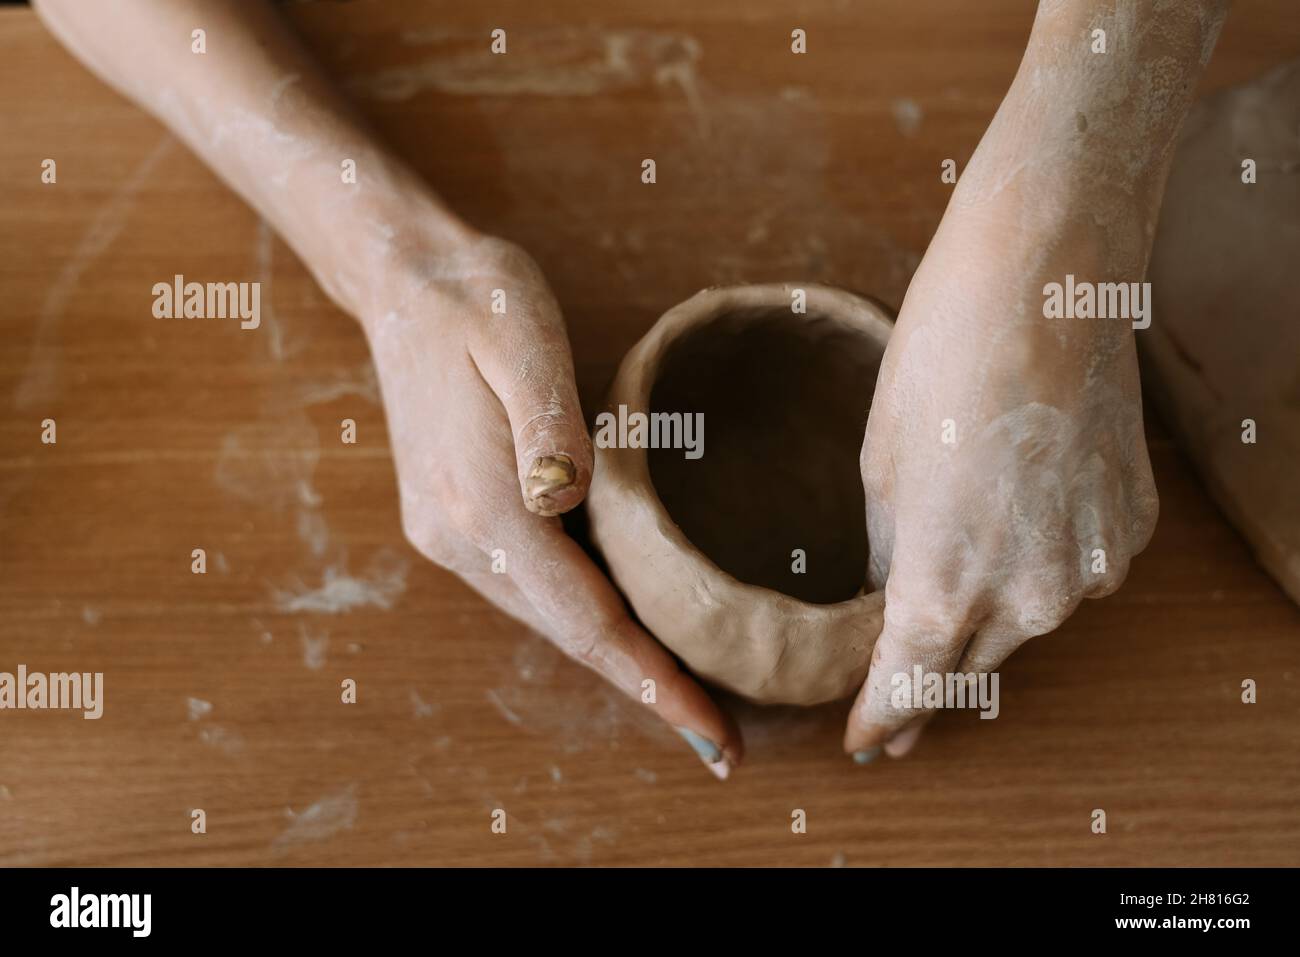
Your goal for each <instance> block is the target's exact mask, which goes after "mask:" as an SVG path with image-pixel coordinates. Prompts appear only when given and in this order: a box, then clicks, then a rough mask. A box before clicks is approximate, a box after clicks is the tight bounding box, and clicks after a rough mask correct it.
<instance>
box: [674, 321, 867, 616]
mask: <svg viewBox="0 0 1300 957" xmlns="http://www.w3.org/2000/svg"><path fill="white" fill-rule="evenodd" d="M883 348H884V347H883V344H882V343H881V342H878V341H875V340H873V339H872V338H870V337H869V336H868V335H866V334H865V333H864V332H863V331H862V330H860V329H856V328H854V327H852V326H850V325H848V324H845V323H841V322H839V321H837V320H834V319H831V318H828V317H825V316H818V315H815V314H813V311H812V308H811V304H810V309H809V315H795V314H793V313H792V312H791V311H790V309H789V307H788V306H770V307H754V308H743V309H733V310H731V311H729V312H725V313H723V314H720V315H718V316H717V317H715V318H714V319H712V320H711V321H710V322H708V323H706V324H704V325H702V326H697V327H695V328H693V329H691V330H690V331H688V332H687V333H685V334H684V335H683V336H682V337H681V338H679V339H677V340H675V341H674V342H673V343H672V344H671V345H670V346H669V347H668V349H667V351H666V353H665V354H664V356H663V358H662V360H661V361H660V364H659V368H658V370H657V375H656V378H655V382H654V386H653V388H652V390H651V396H650V407H651V411H654V412H689V413H695V412H702V413H703V414H704V454H703V455H702V457H700V458H698V459H694V460H692V459H688V458H686V457H685V456H684V455H683V454H682V450H680V449H651V450H649V451H648V456H649V469H650V477H651V480H652V482H653V483H654V487H655V490H656V491H657V493H658V495H659V498H660V500H661V501H662V502H663V505H664V507H665V508H666V509H667V511H668V514H669V515H670V516H671V517H672V519H673V521H674V522H676V523H677V524H678V525H679V526H680V527H681V529H682V532H683V533H684V534H685V535H686V537H687V538H688V539H689V540H690V541H691V542H692V544H694V545H695V546H696V547H697V548H698V549H700V551H702V552H703V553H704V554H705V555H706V556H708V558H709V559H711V560H712V561H713V562H714V563H715V564H717V566H718V567H719V568H721V569H722V570H723V571H725V572H727V573H728V574H730V575H731V576H733V577H734V578H736V579H738V580H740V581H742V582H745V583H747V584H751V585H760V586H763V587H766V588H771V589H773V590H775V591H779V592H783V593H785V594H787V595H791V596H793V597H795V598H799V599H802V600H803V601H806V602H811V603H815V604H830V603H833V602H838V601H844V600H846V599H849V598H852V597H853V596H854V595H856V594H858V593H859V592H860V591H861V589H862V586H863V583H864V581H865V579H866V568H867V536H866V530H865V519H864V515H865V511H864V500H863V491H862V476H861V472H860V471H859V466H858V456H859V452H860V450H861V446H862V436H863V433H864V432H865V429H866V422H867V411H868V409H869V407H870V402H871V394H872V390H873V388H874V386H875V382H876V374H877V372H878V371H879V368H880V359H881V355H882V353H883ZM794 549H803V550H804V553H805V554H806V556H807V570H806V572H805V573H804V574H795V573H794V572H793V571H792V568H791V566H792V562H793V561H794V559H793V558H792V555H791V553H792V552H793V550H794Z"/></svg>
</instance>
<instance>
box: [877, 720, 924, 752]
mask: <svg viewBox="0 0 1300 957" xmlns="http://www.w3.org/2000/svg"><path fill="white" fill-rule="evenodd" d="M925 725H926V719H925V718H923V717H922V718H917V719H916V720H915V721H913V722H912V723H911V724H909V725H908V726H907V727H905V728H904V729H903V730H902V731H899V732H898V733H897V734H895V735H894V736H893V737H892V738H890V739H889V740H888V741H886V742H885V753H886V754H887V755H889V756H890V757H891V758H905V757H907V755H909V754H911V752H912V749H913V748H915V747H916V742H917V741H918V740H919V739H920V737H921V732H922V731H924V730H925Z"/></svg>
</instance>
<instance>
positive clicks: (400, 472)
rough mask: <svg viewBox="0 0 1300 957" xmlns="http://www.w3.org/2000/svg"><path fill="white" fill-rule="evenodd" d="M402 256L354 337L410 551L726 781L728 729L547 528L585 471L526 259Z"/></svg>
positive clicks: (489, 254)
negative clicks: (374, 376) (530, 632)
mask: <svg viewBox="0 0 1300 957" xmlns="http://www.w3.org/2000/svg"><path fill="white" fill-rule="evenodd" d="M411 237H414V238H411ZM396 248H398V249H399V250H400V251H399V252H398V254H397V255H395V256H394V257H392V261H393V263H394V265H393V267H392V274H391V275H390V276H387V277H384V282H383V283H382V284H381V285H380V287H379V288H380V289H381V290H382V291H381V292H380V293H379V294H378V295H375V296H373V297H371V298H370V301H369V305H368V306H366V307H365V308H364V309H363V317H362V325H363V326H364V328H365V330H366V335H367V338H368V339H369V341H370V348H371V352H372V354H373V356H374V361H375V365H376V368H377V370H378V377H379V382H380V385H381V387H382V391H383V397H384V407H385V410H386V412H387V417H388V429H389V435H390V439H391V444H392V448H393V456H394V459H395V461H396V465H397V477H398V485H399V488H400V491H401V508H402V526H403V529H404V530H405V532H406V536H407V538H408V539H409V540H410V541H411V543H412V544H413V545H414V546H415V548H416V549H417V550H418V551H419V552H420V553H421V554H423V555H424V556H425V557H426V558H428V559H430V560H431V561H434V562H436V563H438V564H439V565H442V566H444V567H445V568H448V569H450V570H451V571H453V572H455V573H456V574H457V575H459V576H460V577H461V578H463V579H464V580H465V581H466V582H468V583H469V584H470V585H471V586H473V587H474V588H475V589H477V590H478V591H479V592H481V593H482V594H483V595H484V596H486V597H487V598H488V599H489V600H491V601H492V602H493V603H495V604H496V605H497V606H499V607H500V608H502V609H503V610H505V611H506V612H507V613H509V614H510V615H512V616H513V617H515V618H517V619H519V620H520V621H522V622H524V623H526V624H528V625H530V626H532V627H533V628H536V629H537V630H538V631H540V632H541V633H543V634H544V635H546V636H547V637H548V638H549V639H550V640H551V641H552V642H553V643H554V644H555V645H556V646H557V647H559V648H560V650H562V651H563V652H564V653H565V654H566V655H568V656H569V657H571V658H573V659H574V660H576V661H578V662H580V663H582V664H584V665H586V666H587V667H589V668H591V669H593V670H594V671H596V672H598V673H599V674H601V675H602V676H603V677H605V678H606V679H607V680H608V681H610V682H611V683H612V684H613V685H615V686H616V687H618V688H619V689H621V690H622V691H623V692H624V693H626V694H627V695H629V696H631V697H633V698H634V699H635V700H636V701H638V702H643V703H646V704H648V705H649V707H651V709H652V710H653V711H654V712H655V713H656V714H658V715H659V716H660V717H661V718H662V719H663V720H665V721H667V722H668V723H669V724H671V725H672V726H673V727H674V728H676V729H677V730H678V731H679V732H681V733H682V735H683V737H685V738H686V740H687V741H688V742H689V743H690V744H691V746H692V747H693V748H694V749H695V750H696V752H697V753H698V754H699V755H700V757H701V758H702V759H703V760H704V762H705V764H706V765H707V766H708V767H709V769H710V770H711V771H712V772H713V773H714V774H715V775H716V776H718V777H719V778H726V777H727V775H728V774H729V773H730V770H731V768H732V767H734V766H735V765H736V764H737V763H738V762H739V760H740V758H741V755H742V753H743V746H742V743H741V739H740V733H739V731H738V729H737V728H736V726H735V724H734V722H732V721H731V720H730V719H729V718H728V717H727V716H726V715H725V714H724V712H723V711H722V710H721V709H720V708H719V707H718V705H717V704H716V703H715V702H714V701H713V700H712V699H711V698H710V697H709V696H708V694H707V693H706V692H705V691H704V689H703V688H701V687H700V685H699V684H697V683H696V682H695V680H694V679H693V678H691V677H690V676H689V675H688V674H686V673H685V672H684V671H683V670H682V669H681V668H680V667H679V666H678V664H677V661H676V660H675V659H674V658H673V656H672V655H671V654H669V653H668V651H667V650H665V649H664V648H663V646H661V645H660V644H659V643H658V642H657V641H655V639H654V638H652V637H651V636H650V635H649V634H648V633H647V632H646V631H645V630H644V629H642V628H641V627H640V626H638V625H637V624H636V623H635V622H633V621H632V619H631V617H630V616H629V614H628V612H627V609H626V607H625V605H624V603H623V599H622V597H621V596H620V595H619V593H618V592H617V591H616V590H615V588H614V586H613V585H612V584H611V583H610V581H609V580H608V579H607V578H606V577H605V576H604V575H603V574H602V573H601V571H600V570H599V569H598V568H597V567H596V565H595V564H593V562H592V561H591V559H590V558H588V556H587V555H586V554H585V553H584V552H583V550H582V549H581V548H580V547H579V546H578V545H577V544H576V543H575V542H574V541H573V540H572V539H571V538H569V537H568V536H567V535H566V534H565V532H564V529H563V527H562V526H561V523H560V520H559V519H558V518H557V517H555V516H557V515H559V514H560V513H562V512H566V511H568V510H569V509H571V508H573V507H574V506H575V505H577V504H579V503H580V502H581V501H582V499H583V497H584V496H585V495H586V492H587V488H588V484H589V482H590V480H591V473H592V464H593V460H592V450H591V440H590V438H589V436H588V434H587V429H586V425H585V422H584V419H583V415H582V410H581V408H580V406H579V403H578V393H577V389H576V387H575V385H574V377H573V362H572V359H571V357H570V353H569V344H568V339H567V337H566V334H565V329H564V320H563V318H562V316H561V314H560V309H559V306H558V304H557V303H556V300H555V297H554V295H552V293H551V291H550V289H549V288H548V286H547V284H546V281H545V279H544V278H543V276H542V273H541V270H540V269H539V268H538V266H537V264H536V263H534V262H533V260H532V258H531V257H529V256H528V254H527V253H525V252H524V251H523V250H522V249H520V248H519V247H517V246H515V245H513V244H511V243H508V242H505V241H503V240H500V239H494V238H489V237H483V236H480V235H477V234H473V233H469V232H468V231H461V230H457V231H456V232H455V238H454V239H452V240H448V239H447V233H446V231H445V230H444V229H441V228H439V229H438V230H429V231H427V232H426V231H425V230H422V229H421V228H420V226H419V225H417V226H416V227H415V228H414V229H412V230H410V231H409V232H408V233H406V234H402V233H400V232H399V236H398V243H397V246H396ZM647 681H652V682H653V685H647V684H646V682H647ZM650 688H653V695H650V694H648V690H649V689H650ZM648 698H653V700H652V701H651V700H647V699H648Z"/></svg>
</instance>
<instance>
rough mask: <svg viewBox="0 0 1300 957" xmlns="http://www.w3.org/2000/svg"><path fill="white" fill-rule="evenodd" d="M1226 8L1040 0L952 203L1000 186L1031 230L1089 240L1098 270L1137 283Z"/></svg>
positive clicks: (977, 201)
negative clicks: (1009, 80) (1010, 78)
mask: <svg viewBox="0 0 1300 957" xmlns="http://www.w3.org/2000/svg"><path fill="white" fill-rule="evenodd" d="M1228 6H1229V0H1180V2H1178V3H1164V2H1160V0H1043V2H1042V3H1041V4H1040V7H1039V11H1038V16H1037V18H1036V20H1035V22H1034V28H1033V31H1032V34H1031V37H1030V41H1029V45H1028V47H1027V49H1026V52H1025V57H1024V59H1023V61H1022V62H1021V65H1020V70H1019V72H1018V73H1017V75H1016V78H1015V81H1014V82H1013V84H1012V86H1011V89H1010V90H1009V92H1008V93H1007V96H1006V98H1005V99H1004V101H1003V103H1002V105H1001V107H1000V108H999V110H998V112H997V115H996V117H995V118H994V121H993V123H992V124H991V125H990V127H989V129H988V131H987V132H986V134H985V136H984V138H983V140H982V141H981V143H980V145H979V148H978V149H977V151H976V153H975V155H974V156H973V157H972V159H971V162H970V164H969V166H968V169H967V171H966V172H965V173H963V175H962V179H961V182H960V185H959V187H958V191H957V195H956V196H955V197H954V203H955V204H956V205H958V206H961V207H976V206H980V205H984V204H986V203H988V202H989V201H990V200H993V199H995V198H997V197H998V194H1000V193H1002V192H1004V191H1005V192H1007V193H1008V194H1009V195H1008V196H1007V197H1005V198H1006V199H1007V200H1008V201H1009V204H1010V206H1011V207H1013V208H1015V209H1016V210H1017V220H1018V221H1019V222H1020V223H1021V224H1025V225H1028V226H1029V227H1030V232H1032V231H1033V230H1034V228H1037V229H1040V230H1042V231H1044V232H1049V233H1052V234H1056V235H1063V236H1068V237H1070V238H1071V239H1072V240H1075V241H1077V242H1079V243H1083V244H1085V245H1090V246H1091V247H1092V248H1094V249H1096V250H1097V251H1098V253H1097V256H1098V262H1097V263H1096V266H1097V267H1098V268H1099V269H1100V271H1101V272H1103V273H1108V274H1110V273H1115V274H1121V275H1123V276H1124V277H1126V278H1129V279H1137V278H1139V276H1140V274H1141V272H1142V271H1143V270H1144V269H1145V265H1146V259H1147V256H1148V254H1149V250H1150V241H1151V237H1152V234H1153V231H1154V228H1155V219H1156V214H1157V212H1158V210H1159V206H1160V198H1161V195H1162V194H1163V191H1164V183H1165V178H1166V176H1167V174H1168V170H1169V164H1170V162H1171V160H1172V156H1173V150H1174V146H1175V145H1176V141H1177V137H1178V131H1179V128H1180V127H1181V125H1182V122H1183V118H1184V117H1185V115H1186V113H1187V109H1188V107H1189V105H1190V103H1191V99H1192V96H1193V93H1194V91H1195V88H1196V85H1197V82H1198V81H1199V79H1200V76H1201V73H1202V71H1203V69H1204V67H1205V65H1206V63H1207V62H1208V61H1209V57H1210V53H1211V52H1212V50H1213V48H1214V43H1215V40H1216V39H1217V37H1218V33H1219V29H1220V27H1221V25H1222V22H1223V18H1224V15H1225V14H1226V11H1227V8H1228ZM1096 31H1101V33H1097V32H1096ZM1102 44H1104V52H1102ZM1002 210H1003V212H1002V214H1003V215H1005V210H1006V204H1002ZM1116 278H1118V275H1117V276H1116Z"/></svg>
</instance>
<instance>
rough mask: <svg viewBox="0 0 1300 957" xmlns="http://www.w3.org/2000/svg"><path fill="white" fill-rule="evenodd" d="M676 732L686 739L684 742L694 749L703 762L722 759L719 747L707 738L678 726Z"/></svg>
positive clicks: (710, 762) (709, 762)
mask: <svg viewBox="0 0 1300 957" xmlns="http://www.w3.org/2000/svg"><path fill="white" fill-rule="evenodd" d="M677 733H678V734H680V735H681V736H682V737H683V738H685V739H686V743H687V744H689V745H690V746H691V747H692V748H694V749H695V753H696V754H698V755H699V756H700V760H702V761H703V762H704V763H705V764H717V763H718V762H719V761H721V760H722V751H721V749H720V748H719V747H718V746H717V745H716V744H714V743H713V742H712V741H710V740H709V739H708V738H704V737H701V736H700V735H698V734H696V733H695V732H694V731H692V730H690V729H689V728H678V729H677Z"/></svg>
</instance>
